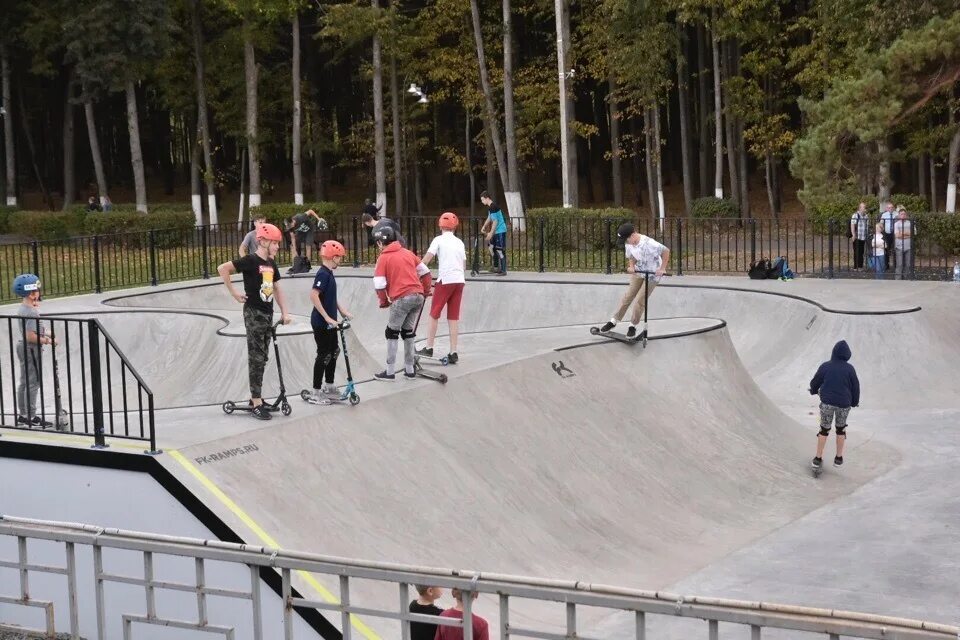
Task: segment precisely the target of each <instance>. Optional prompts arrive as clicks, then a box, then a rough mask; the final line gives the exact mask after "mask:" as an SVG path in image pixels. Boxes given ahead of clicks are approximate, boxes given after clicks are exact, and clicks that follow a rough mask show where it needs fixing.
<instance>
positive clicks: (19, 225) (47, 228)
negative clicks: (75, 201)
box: [7, 210, 84, 240]
mask: <svg viewBox="0 0 960 640" xmlns="http://www.w3.org/2000/svg"><path fill="white" fill-rule="evenodd" d="M83 218H84V214H83V212H77V211H74V210H67V211H22V210H21V211H13V212H12V213H10V215H9V216H8V217H7V227H8V229H9V233H14V234H17V235H20V236H26V237H28V238H33V239H34V240H66V239H67V238H69V237H70V236H78V235H83Z"/></svg>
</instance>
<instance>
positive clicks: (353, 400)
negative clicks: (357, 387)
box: [300, 387, 360, 407]
mask: <svg viewBox="0 0 960 640" xmlns="http://www.w3.org/2000/svg"><path fill="white" fill-rule="evenodd" d="M311 395H312V392H311V391H310V390H309V389H304V390H302V391H301V392H300V399H301V400H303V401H304V402H306V403H307V404H312V405H314V406H316V407H329V406H330V405H332V404H345V403H350V404H352V405H358V404H360V396H359V395H358V394H357V392H356V391H354V390H352V389H348V388H346V387H345V388H344V391H343V392H342V393H341V394H340V395H337V396H330V395H325V396H323V399H322V400H320V402H310V400H309V398H310V396H311Z"/></svg>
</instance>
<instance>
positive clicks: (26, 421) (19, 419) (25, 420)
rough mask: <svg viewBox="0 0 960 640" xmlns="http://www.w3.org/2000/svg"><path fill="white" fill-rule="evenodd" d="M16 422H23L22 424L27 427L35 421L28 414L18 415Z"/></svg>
mask: <svg viewBox="0 0 960 640" xmlns="http://www.w3.org/2000/svg"><path fill="white" fill-rule="evenodd" d="M16 423H17V424H22V425H23V426H25V427H32V426H33V421H32V420H30V418H28V417H27V416H17V420H16Z"/></svg>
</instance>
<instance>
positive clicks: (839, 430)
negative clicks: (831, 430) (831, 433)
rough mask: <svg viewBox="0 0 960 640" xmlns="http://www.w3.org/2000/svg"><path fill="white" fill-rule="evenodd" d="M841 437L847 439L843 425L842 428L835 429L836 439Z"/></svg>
mask: <svg viewBox="0 0 960 640" xmlns="http://www.w3.org/2000/svg"><path fill="white" fill-rule="evenodd" d="M841 436H843V437H844V438H846V437H847V425H843V426H842V427H837V437H838V438H839V437H841Z"/></svg>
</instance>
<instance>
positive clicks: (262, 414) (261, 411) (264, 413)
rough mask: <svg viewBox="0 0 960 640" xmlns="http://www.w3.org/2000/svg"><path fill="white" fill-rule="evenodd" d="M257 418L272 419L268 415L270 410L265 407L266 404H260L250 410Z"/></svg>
mask: <svg viewBox="0 0 960 640" xmlns="http://www.w3.org/2000/svg"><path fill="white" fill-rule="evenodd" d="M250 415H252V416H253V417H254V418H256V419H257V420H273V416H272V415H270V410H269V409H267V407H266V405H263V404H260V405H257V406H256V407H254V408H253V411H251V412H250Z"/></svg>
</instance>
